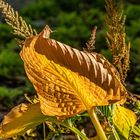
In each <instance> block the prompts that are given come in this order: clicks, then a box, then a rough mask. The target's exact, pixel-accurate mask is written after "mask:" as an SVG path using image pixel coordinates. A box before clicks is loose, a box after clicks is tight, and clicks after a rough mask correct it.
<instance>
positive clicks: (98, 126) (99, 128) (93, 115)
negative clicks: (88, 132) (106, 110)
mask: <svg viewBox="0 0 140 140" xmlns="http://www.w3.org/2000/svg"><path fill="white" fill-rule="evenodd" d="M88 113H89V116H90V118H91V121H92V123H93V125H94V127H95V129H96V132H97V135H98V138H99V140H107V137H106V135H105V132H104V130H103V128H102V126H101V124H100V122H99V120H98V117H97V115H96V113H95V111H94V108H92V109H90V110H88Z"/></svg>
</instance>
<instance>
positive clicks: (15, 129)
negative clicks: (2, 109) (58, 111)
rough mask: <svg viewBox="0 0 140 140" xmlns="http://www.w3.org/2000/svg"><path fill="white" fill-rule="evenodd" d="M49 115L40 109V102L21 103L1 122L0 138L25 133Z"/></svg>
mask: <svg viewBox="0 0 140 140" xmlns="http://www.w3.org/2000/svg"><path fill="white" fill-rule="evenodd" d="M46 118H47V117H46V116H44V115H43V114H42V113H41V111H40V104H39V103H36V104H32V105H31V104H30V105H29V104H20V105H18V106H16V107H14V108H13V109H12V110H11V111H10V112H9V113H8V114H7V115H6V116H5V117H4V120H3V121H2V123H1V124H0V139H6V138H10V137H13V136H15V135H19V134H23V133H25V132H26V131H27V130H28V129H30V128H33V127H35V126H37V125H39V124H40V123H42V122H43V121H44V120H45V119H46Z"/></svg>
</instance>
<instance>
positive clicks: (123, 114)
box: [113, 105, 136, 139]
mask: <svg viewBox="0 0 140 140" xmlns="http://www.w3.org/2000/svg"><path fill="white" fill-rule="evenodd" d="M113 123H114V125H115V126H116V127H117V129H118V130H119V132H120V133H121V135H123V136H124V137H125V138H126V139H128V137H129V135H130V132H131V131H132V129H133V127H134V125H135V123H136V115H135V113H134V112H133V111H131V110H129V109H127V108H124V107H122V106H120V105H116V106H115V108H114V111H113Z"/></svg>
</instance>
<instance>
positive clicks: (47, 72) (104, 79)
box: [20, 27, 126, 118]
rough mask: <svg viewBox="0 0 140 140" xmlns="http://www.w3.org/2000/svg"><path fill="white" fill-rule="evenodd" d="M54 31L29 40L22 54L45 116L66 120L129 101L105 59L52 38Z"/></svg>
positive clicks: (111, 67) (47, 29)
mask: <svg viewBox="0 0 140 140" xmlns="http://www.w3.org/2000/svg"><path fill="white" fill-rule="evenodd" d="M50 32H51V31H50V29H49V27H46V28H45V29H44V30H43V31H42V32H41V33H40V34H39V35H37V36H34V37H31V38H29V39H27V40H26V41H25V45H24V46H23V48H22V50H21V53H20V55H21V58H22V60H23V61H24V66H25V70H26V73H27V75H28V78H29V79H30V81H31V82H32V84H33V85H34V87H35V89H36V91H37V94H38V97H39V100H40V104H41V110H42V112H43V113H44V114H45V115H50V116H58V117H60V118H66V117H69V116H73V115H75V114H78V113H80V112H83V111H85V110H87V109H91V108H92V107H93V106H101V105H108V104H112V103H115V102H118V103H123V102H124V101H125V98H126V90H125V88H124V87H123V85H122V84H121V82H120V80H119V78H118V77H117V76H116V75H115V74H116V70H115V68H114V67H113V66H112V65H111V64H109V62H108V61H107V60H106V59H105V58H104V57H103V56H101V55H99V54H96V53H86V52H82V51H79V50H77V49H74V48H71V47H69V46H68V45H66V44H63V43H60V42H58V41H56V40H53V39H50V38H49V35H50Z"/></svg>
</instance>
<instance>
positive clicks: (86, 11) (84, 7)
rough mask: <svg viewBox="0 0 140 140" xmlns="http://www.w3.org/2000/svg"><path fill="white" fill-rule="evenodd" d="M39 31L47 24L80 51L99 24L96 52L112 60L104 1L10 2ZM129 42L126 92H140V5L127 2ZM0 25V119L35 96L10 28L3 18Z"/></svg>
mask: <svg viewBox="0 0 140 140" xmlns="http://www.w3.org/2000/svg"><path fill="white" fill-rule="evenodd" d="M7 2H9V3H10V4H11V5H12V6H13V7H14V8H15V9H17V10H18V11H19V14H20V15H21V16H22V17H23V18H24V19H25V20H26V21H27V23H30V24H31V25H32V26H33V27H34V28H35V29H37V31H38V32H39V31H41V30H42V29H43V27H44V26H45V25H46V24H48V25H49V26H50V27H51V28H52V30H53V31H55V32H54V33H53V34H52V36H51V37H52V38H55V39H56V40H59V41H61V42H64V43H66V44H68V45H70V46H73V47H75V48H78V49H82V48H83V47H85V43H86V42H87V40H88V38H89V36H90V33H91V30H92V28H93V27H94V26H95V25H97V27H98V29H97V37H96V44H95V45H96V51H97V52H100V53H102V54H104V55H105V57H106V58H108V59H109V60H111V55H110V53H109V52H108V50H107V47H106V46H107V45H106V42H105V22H104V19H105V8H104V5H105V2H104V0H96V1H93V0H71V1H66V0H59V1H57V0H30V1H27V0H26V1H25V0H15V1H13V2H12V1H10V0H9V1H7ZM124 10H125V11H124V13H125V14H126V15H127V19H126V33H127V40H128V41H131V63H130V70H129V73H128V77H127V80H126V83H127V87H128V88H127V89H128V90H130V91H131V92H133V93H136V94H139V93H140V2H139V1H136V0H127V1H124ZM0 22H1V24H0V119H1V118H2V117H3V115H4V114H5V113H6V112H7V111H8V110H10V109H11V108H12V107H13V106H14V105H16V104H19V103H20V102H22V101H23V100H25V97H24V94H25V93H28V95H29V96H31V95H33V94H34V92H35V91H34V89H33V87H32V85H31V84H30V83H29V82H28V80H27V78H26V75H25V72H24V69H23V63H22V61H21V59H20V57H19V50H20V49H19V47H18V46H17V44H16V41H15V40H14V39H13V38H14V37H13V36H12V34H11V33H10V32H11V29H10V27H9V26H8V25H6V24H5V22H4V21H3V19H2V18H1V21H0Z"/></svg>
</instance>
